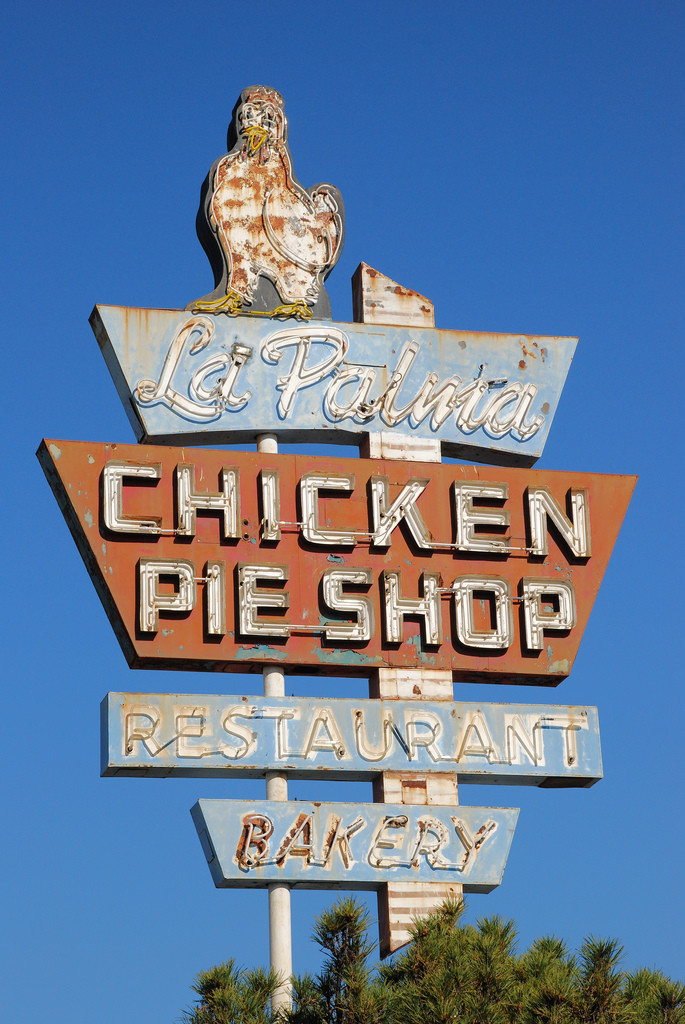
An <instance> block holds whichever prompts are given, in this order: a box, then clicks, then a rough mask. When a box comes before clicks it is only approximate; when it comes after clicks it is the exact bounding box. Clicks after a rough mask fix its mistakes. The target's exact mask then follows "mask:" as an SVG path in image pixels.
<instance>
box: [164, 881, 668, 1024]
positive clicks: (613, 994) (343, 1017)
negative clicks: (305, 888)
mask: <svg viewBox="0 0 685 1024" xmlns="http://www.w3.org/2000/svg"><path fill="white" fill-rule="evenodd" d="M463 912H464V905H463V903H461V902H456V901H449V900H448V901H447V902H445V903H444V904H443V906H442V907H440V908H439V909H438V910H436V911H435V912H434V913H432V914H430V915H429V916H428V917H427V918H424V919H422V920H419V921H416V923H415V924H414V926H413V928H412V929H411V935H412V941H411V944H410V945H409V946H408V947H407V948H406V949H405V950H404V951H403V952H401V953H399V954H398V955H396V956H395V957H394V958H393V959H392V960H390V961H386V962H385V963H384V964H381V965H380V966H377V967H375V968H370V967H369V959H370V956H371V953H372V952H373V944H372V943H371V942H370V941H369V939H368V938H367V929H368V926H369V923H370V922H369V916H368V914H367V913H366V911H365V910H364V908H363V907H362V906H361V905H360V904H359V903H358V902H357V901H356V900H354V899H351V898H342V899H340V900H339V901H338V902H337V903H336V904H334V906H333V907H331V908H330V910H327V911H325V912H324V913H323V914H322V915H321V916H320V917H319V918H317V921H316V925H315V928H314V940H315V942H316V943H317V944H318V945H319V946H320V948H321V949H322V950H323V952H324V955H325V959H324V963H323V967H322V969H321V972H320V973H319V974H318V975H316V976H313V975H308V974H307V975H304V976H303V977H299V978H298V977H295V978H293V979H292V981H293V994H294V1000H293V1009H292V1010H291V1011H288V1012H286V1013H282V1014H281V1015H280V1016H279V1017H276V1016H274V1015H272V1014H271V1013H270V1011H269V1009H268V1004H269V1000H270V998H271V995H272V994H273V991H274V989H275V988H276V986H277V979H276V977H275V976H274V975H273V973H271V972H270V973H268V974H267V973H266V972H265V971H262V970H256V971H240V970H238V969H237V968H236V967H235V964H234V962H233V961H230V960H229V961H228V962H227V963H226V964H223V965H221V966H219V967H214V968H212V970H210V971H206V972H203V973H202V974H200V975H198V977H197V979H196V981H195V984H194V986H193V988H194V991H195V992H196V993H197V995H198V996H199V1001H198V1004H197V1006H196V1007H195V1008H194V1009H193V1010H192V1011H188V1012H186V1013H185V1014H184V1021H185V1022H186V1024H685V985H683V984H682V983H681V982H674V981H671V980H670V979H669V978H667V977H665V976H664V975H663V974H662V973H661V972H660V971H657V970H647V969H641V970H638V971H635V972H634V973H632V974H628V973H626V972H624V971H623V970H621V967H620V962H621V958H622V955H623V950H622V949H621V947H620V946H619V944H618V943H617V942H616V941H615V940H613V939H598V938H594V937H593V936H590V937H589V938H588V939H586V940H585V942H584V943H583V945H582V946H581V948H580V951H579V953H578V955H577V956H573V955H572V954H570V953H569V952H568V950H567V948H566V946H565V945H564V943H563V942H561V941H560V940H559V939H557V938H555V937H554V936H547V937H544V938H540V939H537V940H536V941H535V942H533V944H532V945H531V946H530V948H529V949H527V950H526V951H524V952H523V953H522V954H521V955H518V953H517V951H516V929H515V927H514V923H513V922H512V921H503V920H501V919H500V918H498V917H491V918H483V919H481V920H480V921H478V922H477V923H476V924H475V925H462V924H461V918H462V916H463Z"/></svg>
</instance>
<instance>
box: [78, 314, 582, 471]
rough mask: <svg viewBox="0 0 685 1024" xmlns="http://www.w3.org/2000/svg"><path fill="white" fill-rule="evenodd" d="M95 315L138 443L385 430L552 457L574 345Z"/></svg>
mask: <svg viewBox="0 0 685 1024" xmlns="http://www.w3.org/2000/svg"><path fill="white" fill-rule="evenodd" d="M90 322H91V325H92V327H93V330H94V332H95V335H96V337H97V339H98V342H99V344H100V347H101V349H102V352H103V354H104V357H105V360H106V362H107V365H108V367H109V370H110V373H111V374H112V378H113V380H114V383H115V385H116V388H117V391H118V393H119V396H120V398H121V400H122V402H123V403H124V406H125V408H126V412H127V414H128V416H129V419H130V420H131V423H132V425H133V429H134V431H135V433H136V436H137V438H138V439H139V440H141V441H150V442H153V443H163V444H184V443H185V444H202V443H205V444H231V443H236V442H242V441H254V440H255V438H256V436H257V434H260V433H265V432H275V433H277V434H278V436H279V437H280V438H282V439H283V440H284V441H303V442H311V441H315V442H316V443H318V444H323V443H333V444H343V443H345V442H350V443H352V444H354V443H357V444H358V443H359V440H360V436H361V435H362V434H364V433H367V432H368V431H376V432H377V431H383V432H390V433H398V434H401V435H402V436H404V437H407V436H409V437H415V438H422V439H426V438H430V439H432V440H436V441H440V442H442V449H443V452H444V453H445V454H446V455H456V456H459V457H461V458H467V459H475V460H477V461H482V462H489V463H496V464H500V465H510V466H530V465H532V464H533V463H534V462H535V461H536V459H538V458H539V457H540V455H541V454H542V450H543V448H544V445H545V441H546V439H547V434H548V433H549V429H550V425H551V423H552V419H553V417H554V413H555V411H556V407H557V403H558V401H559V396H560V395H561V391H562V388H563V386H564V381H565V380H566V375H567V373H568V369H569V366H570V364H571V360H572V358H573V353H574V351H575V347H576V341H577V339H576V338H554V337H552V338H547V337H538V336H531V335H521V334H484V333H474V332H469V331H442V330H437V329H436V328H434V327H411V328H409V327H389V326H384V325H378V324H348V323H335V322H328V321H321V320H317V321H312V322H310V323H304V324H301V323H299V324H293V323H292V322H291V323H289V324H285V323H279V322H277V321H274V320H272V319H268V318H267V319H263V318H259V317H249V316H238V317H227V316H225V315H220V316H212V315H210V314H194V313H188V312H186V311H184V310H168V309H127V308H125V307H122V306H96V307H95V309H94V310H93V314H92V316H91V321H90Z"/></svg>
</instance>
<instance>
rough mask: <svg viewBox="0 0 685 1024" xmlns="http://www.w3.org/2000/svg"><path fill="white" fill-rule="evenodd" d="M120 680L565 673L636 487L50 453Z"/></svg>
mask: <svg viewBox="0 0 685 1024" xmlns="http://www.w3.org/2000/svg"><path fill="white" fill-rule="evenodd" d="M38 454H39V458H40V460H41V463H42V465H43V468H44V470H45V472H46V475H47V477H48V479H49V481H50V483H51V485H52V487H53V490H54V493H55V495H56V497H57V500H58V502H59V504H60V507H61V508H62V511H63V513H64V515H65V517H66V520H67V522H68V524H69V527H70V529H71V531H72V534H73V536H74V538H75V540H76V543H77V545H78V547H79V550H80V552H81V555H82V557H83V558H84V561H85V563H86V566H87V567H88V570H89V572H90V574H91V577H92V579H93V581H94V583H95V586H96V589H97V590H98V593H99V595H100V598H101V600H102V602H103V604H104V606H105V609H106V611H107V614H108V615H109V618H110V621H111V623H112V625H113V627H114V630H115V632H116V634H117V637H118V639H119V642H120V644H121V646H122V648H123V650H124V652H125V654H126V658H127V660H128V662H129V664H130V665H131V666H132V667H141V668H179V669H181V668H192V669H203V670H216V669H221V670H241V671H244V670H246V669H248V670H249V669H250V668H251V669H252V670H254V671H257V670H259V669H260V668H261V667H262V666H263V665H264V664H281V665H283V666H288V667H292V670H293V671H298V672H301V671H303V670H305V671H307V670H309V671H317V672H322V671H323V672H325V673H326V674H332V675H333V674H337V675H354V674H358V675H368V674H369V672H370V671H371V670H373V669H375V668H383V667H389V668H430V669H440V670H451V671H452V672H453V674H454V678H457V679H463V680H471V679H473V680H483V679H486V678H488V679H491V680H495V681H502V682H504V681H510V682H511V681H514V682H528V683H536V684H543V685H555V684H556V683H558V682H559V681H560V680H561V679H563V678H564V677H565V676H567V675H568V674H569V672H570V671H571V666H572V664H573V659H574V657H575V655H576V652H577V650H578V645H579V643H580V639H581V636H582V634H583V630H584V628H585V625H586V623H587V620H588V617H589V615H590V610H591V608H592V604H593V602H594V599H595V596H596V594H597V591H598V588H599V584H600V581H601V579H602V576H603V574H604V570H605V568H606V565H607V562H608V560H609V555H610V553H611V550H612V548H613V545H614V542H615V539H616V536H617V534H618V530H619V527H620V524H621V521H622V519H623V515H624V513H625V510H626V508H627V505H628V501H629V499H630V495H631V493H632V490H633V487H634V484H635V477H619V476H599V475H596V474H588V473H551V472H540V471H536V470H520V469H493V468H479V467H475V466H463V465H460V466H457V465H430V466H429V465H422V464H420V463H411V464H409V463H401V464H400V463H396V462H385V461H383V460H365V459H336V460H335V462H334V463H331V461H330V460H327V459H323V458H314V457H310V456H294V455H262V454H257V453H245V452H225V451H203V450H188V449H179V448H160V447H148V446H145V447H136V446H134V445H106V444H90V443H85V442H70V441H47V442H44V443H43V444H42V445H41V448H40V450H39V453H38Z"/></svg>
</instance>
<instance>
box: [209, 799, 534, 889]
mask: <svg viewBox="0 0 685 1024" xmlns="http://www.w3.org/2000/svg"><path fill="white" fill-rule="evenodd" d="M191 814H192V817H193V821H194V823H195V827H196V829H197V832H198V835H199V837H200V841H201V843H202V847H203V849H204V852H205V856H206V858H207V862H208V864H209V868H210V871H211V873H212V877H213V879H214V884H215V885H216V886H217V887H218V888H228V887H260V886H265V885H268V884H269V883H270V882H273V881H280V882H289V883H290V884H291V885H293V886H295V887H303V888H314V889H318V888H322V889H330V888H343V889H378V888H380V887H381V886H382V885H384V884H387V883H388V882H389V881H392V882H404V881H412V882H431V881H433V882H434V881H440V882H446V881H450V880H451V881H454V882H457V883H459V884H462V885H463V886H464V891H465V892H490V890H491V889H493V888H494V887H495V886H496V885H499V883H500V881H501V878H502V874H503V872H504V867H505V864H506V860H507V856H508V853H509V848H510V846H511V841H512V838H513V834H514V829H515V827H516V820H517V818H518V810H517V809H516V808H503V807H487V808H483V807H461V806H460V807H454V808H443V807H430V808H420V807H411V806H406V805H404V804H396V805H395V804H340V803H323V804H322V803H308V802H306V801H299V800H298V802H297V803H275V802H266V801H257V802H255V801H253V802H250V801H246V800H199V801H198V802H197V803H196V804H195V806H194V807H193V808H192V810H191Z"/></svg>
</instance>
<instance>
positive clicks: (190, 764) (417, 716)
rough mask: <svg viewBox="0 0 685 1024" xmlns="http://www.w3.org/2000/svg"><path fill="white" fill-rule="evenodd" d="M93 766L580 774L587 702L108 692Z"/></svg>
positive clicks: (169, 771)
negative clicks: (570, 704)
mask: <svg viewBox="0 0 685 1024" xmlns="http://www.w3.org/2000/svg"><path fill="white" fill-rule="evenodd" d="M101 723H102V728H101V740H102V766H101V774H102V775H108V776H114V775H120V776H126V777H129V776H135V777H138V778H145V777H149V778H166V777H167V776H170V775H174V776H182V777H186V778H187V777H205V778H207V777H213V778H257V777H262V776H263V775H264V773H265V772H267V771H278V772H287V773H288V775H289V776H290V777H291V778H296V779H347V780H352V781H360V780H369V779H373V778H374V777H375V776H377V775H378V774H379V773H380V772H388V771H390V772H408V771H409V772H456V773H457V774H458V778H459V782H468V783H474V782H478V783H498V784H500V785H501V784H511V785H531V786H545V787H550V788H551V787H555V786H558V787H572V786H573V787H581V786H591V785H592V784H593V783H594V782H597V780H598V779H600V778H601V777H602V757H601V753H600V746H599V725H598V721H597V709H596V708H592V707H558V706H556V705H549V704H533V705H528V704H487V703H480V704H475V703H463V702H452V701H427V700H421V701H417V700H411V701H407V700H348V699H343V700H340V699H335V700H325V699H323V698H310V697H307V698H305V697H242V698H240V699H236V698H230V697H219V696H216V695H215V694H201V695H198V694H182V693H173V694H171V693H166V694H159V693H109V694H107V696H106V697H105V699H104V700H103V701H102V705H101Z"/></svg>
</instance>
